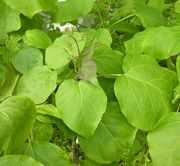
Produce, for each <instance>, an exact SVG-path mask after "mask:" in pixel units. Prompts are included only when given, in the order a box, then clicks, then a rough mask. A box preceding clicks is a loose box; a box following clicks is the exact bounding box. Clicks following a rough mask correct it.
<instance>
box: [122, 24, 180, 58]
mask: <svg viewBox="0 0 180 166" xmlns="http://www.w3.org/2000/svg"><path fill="white" fill-rule="evenodd" d="M179 29H180V27H179V26H174V27H164V26H160V27H156V28H150V29H146V30H145V31H143V32H141V33H137V34H136V35H135V36H134V37H133V38H132V39H130V40H128V41H127V42H126V43H125V46H126V53H127V54H131V55H133V54H135V55H138V54H141V53H145V54H147V55H149V56H151V57H154V58H156V59H167V58H168V57H170V56H172V55H176V54H178V53H179V52H180V41H179V38H180V30H179ZM170 41H171V42H170Z"/></svg>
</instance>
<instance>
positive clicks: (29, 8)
mask: <svg viewBox="0 0 180 166" xmlns="http://www.w3.org/2000/svg"><path fill="white" fill-rule="evenodd" d="M3 1H4V2H5V3H6V4H7V5H9V6H10V7H11V8H12V9H15V10H17V11H19V12H20V13H22V14H24V15H25V16H27V17H29V18H32V17H33V15H35V14H36V13H38V12H40V11H48V10H51V9H54V8H55V5H56V0H32V1H29V0H23V1H22V0H3Z"/></svg>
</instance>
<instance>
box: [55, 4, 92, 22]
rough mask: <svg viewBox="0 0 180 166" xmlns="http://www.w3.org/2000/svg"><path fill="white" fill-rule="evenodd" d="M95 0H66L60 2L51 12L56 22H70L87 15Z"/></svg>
mask: <svg viewBox="0 0 180 166" xmlns="http://www.w3.org/2000/svg"><path fill="white" fill-rule="evenodd" d="M94 1H95V0H66V1H63V2H59V4H58V7H57V9H56V11H55V10H54V11H53V12H51V15H52V18H53V20H54V21H55V22H68V21H72V20H76V19H78V17H79V16H84V15H87V14H88V13H89V12H90V11H91V10H92V7H93V4H94Z"/></svg>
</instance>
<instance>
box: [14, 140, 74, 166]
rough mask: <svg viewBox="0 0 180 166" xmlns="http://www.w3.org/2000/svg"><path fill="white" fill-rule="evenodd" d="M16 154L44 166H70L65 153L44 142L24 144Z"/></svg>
mask: <svg viewBox="0 0 180 166" xmlns="http://www.w3.org/2000/svg"><path fill="white" fill-rule="evenodd" d="M16 154H21V155H28V156H30V157H32V158H34V159H36V160H38V161H40V162H41V163H42V164H43V165H44V166H59V165H62V166H70V165H71V164H70V162H69V160H68V157H67V156H66V153H65V152H63V151H62V150H61V149H60V147H58V146H56V145H54V144H51V143H49V142H44V141H34V142H32V143H26V144H25V145H24V146H22V147H21V149H19V150H18V151H17V152H16Z"/></svg>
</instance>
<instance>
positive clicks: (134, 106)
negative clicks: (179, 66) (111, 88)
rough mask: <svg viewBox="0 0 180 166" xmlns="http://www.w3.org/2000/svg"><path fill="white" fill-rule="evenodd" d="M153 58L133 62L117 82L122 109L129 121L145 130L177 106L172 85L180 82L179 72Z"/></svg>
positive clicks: (117, 92)
mask: <svg viewBox="0 0 180 166" xmlns="http://www.w3.org/2000/svg"><path fill="white" fill-rule="evenodd" d="M134 60H135V59H134ZM148 60H149V64H148V63H146V62H147V61H148ZM152 61H154V60H153V59H151V58H150V57H148V56H143V57H141V63H137V64H135V63H133V64H134V65H132V66H131V67H130V68H129V70H127V71H126V72H125V74H124V75H122V76H120V77H118V78H117V80H116V82H115V94H116V97H117V99H118V102H119V104H120V107H121V111H122V112H123V114H124V115H125V117H126V118H127V120H128V121H129V123H131V124H132V125H133V126H135V127H137V128H139V129H142V130H151V129H153V128H154V126H155V125H156V123H157V122H158V120H159V119H160V118H161V117H162V116H163V115H164V114H166V113H167V112H170V111H173V110H174V108H173V105H172V100H173V89H174V87H175V86H176V85H177V84H178V82H177V75H176V73H174V72H172V71H170V70H168V69H166V68H161V67H160V66H158V65H157V64H156V65H155V64H153V62H152ZM144 62H145V63H144Z"/></svg>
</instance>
